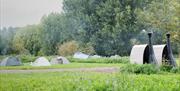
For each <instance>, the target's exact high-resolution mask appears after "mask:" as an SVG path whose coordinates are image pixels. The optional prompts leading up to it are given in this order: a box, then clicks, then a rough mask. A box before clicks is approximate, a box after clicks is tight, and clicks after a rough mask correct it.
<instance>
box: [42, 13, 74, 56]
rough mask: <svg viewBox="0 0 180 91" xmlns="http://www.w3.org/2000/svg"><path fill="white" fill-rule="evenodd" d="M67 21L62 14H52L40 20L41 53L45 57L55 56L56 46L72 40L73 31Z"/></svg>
mask: <svg viewBox="0 0 180 91" xmlns="http://www.w3.org/2000/svg"><path fill="white" fill-rule="evenodd" d="M69 22H70V21H69V19H68V18H66V16H65V15H64V14H58V13H52V14H50V15H48V16H44V17H43V18H42V26H43V31H42V35H43V36H42V40H43V43H42V51H43V53H44V54H46V55H55V54H57V52H58V48H57V46H58V45H59V44H62V43H64V42H66V41H69V40H71V39H72V34H74V33H73V31H71V30H70V29H69V28H71V24H69Z"/></svg>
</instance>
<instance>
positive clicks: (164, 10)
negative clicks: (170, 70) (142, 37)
mask: <svg viewBox="0 0 180 91" xmlns="http://www.w3.org/2000/svg"><path fill="white" fill-rule="evenodd" d="M179 13H180V3H179V0H159V1H157V0H154V1H153V2H152V3H151V4H149V5H148V6H147V7H145V8H143V9H139V10H137V15H138V21H139V22H140V23H142V24H144V26H145V27H146V28H147V29H148V28H154V29H156V30H154V31H155V32H156V31H161V32H162V34H164V36H165V33H167V32H170V33H171V34H172V42H173V43H172V44H173V49H174V52H175V53H177V52H178V50H177V48H178V49H179V50H180V32H179V31H180V28H179V21H180V18H179ZM164 41H165V37H164Z"/></svg>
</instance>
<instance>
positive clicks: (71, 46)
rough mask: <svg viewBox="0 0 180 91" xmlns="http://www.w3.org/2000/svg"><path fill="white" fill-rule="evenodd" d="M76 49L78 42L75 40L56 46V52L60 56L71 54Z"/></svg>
mask: <svg viewBox="0 0 180 91" xmlns="http://www.w3.org/2000/svg"><path fill="white" fill-rule="evenodd" d="M77 50H78V43H77V42H76V41H69V42H66V43H64V44H62V45H60V46H59V47H58V54H59V55H62V56H70V55H73V54H74V53H75V52H76V51H77Z"/></svg>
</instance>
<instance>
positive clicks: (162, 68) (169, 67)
mask: <svg viewBox="0 0 180 91" xmlns="http://www.w3.org/2000/svg"><path fill="white" fill-rule="evenodd" d="M172 68H173V66H171V65H162V66H160V70H161V71H167V72H170V71H171V69H172Z"/></svg>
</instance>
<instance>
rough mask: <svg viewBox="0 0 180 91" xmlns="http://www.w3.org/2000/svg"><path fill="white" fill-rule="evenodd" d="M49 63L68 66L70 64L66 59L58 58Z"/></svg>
mask: <svg viewBox="0 0 180 91" xmlns="http://www.w3.org/2000/svg"><path fill="white" fill-rule="evenodd" d="M50 63H51V64H69V63H70V62H69V60H68V59H67V58H65V57H61V56H59V57H55V58H53V59H51V62H50Z"/></svg>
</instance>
